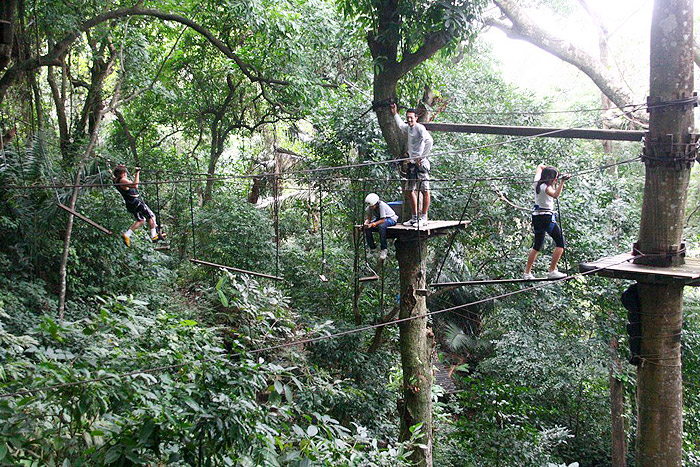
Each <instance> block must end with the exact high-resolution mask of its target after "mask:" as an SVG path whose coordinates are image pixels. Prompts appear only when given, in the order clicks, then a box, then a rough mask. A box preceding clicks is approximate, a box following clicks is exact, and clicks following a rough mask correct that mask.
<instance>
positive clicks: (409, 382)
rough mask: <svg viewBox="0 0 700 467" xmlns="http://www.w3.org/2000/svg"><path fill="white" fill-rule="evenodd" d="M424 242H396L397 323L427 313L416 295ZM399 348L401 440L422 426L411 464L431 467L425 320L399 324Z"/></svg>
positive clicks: (430, 338) (430, 375)
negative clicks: (401, 384) (414, 428)
mask: <svg viewBox="0 0 700 467" xmlns="http://www.w3.org/2000/svg"><path fill="white" fill-rule="evenodd" d="M426 253H427V248H426V242H425V241H423V242H420V246H419V242H418V241H417V240H408V241H398V242H396V258H397V260H398V262H399V276H400V283H401V303H400V306H401V308H400V311H399V319H402V318H409V317H412V316H419V315H424V314H425V313H427V308H426V303H425V297H424V296H419V295H416V294H415V290H416V289H423V288H425V274H422V273H421V271H425V256H426ZM399 346H400V349H401V365H402V367H403V403H402V404H400V407H401V409H400V417H401V427H400V431H401V433H400V436H401V440H403V441H405V440H407V439H410V438H411V431H410V429H411V427H413V426H415V425H416V424H421V425H422V426H421V429H420V433H421V435H422V437H421V438H420V440H419V441H418V444H420V445H422V446H424V447H419V446H417V445H416V446H413V454H412V455H411V460H412V461H413V462H414V463H415V465H418V466H432V465H433V424H432V397H431V391H432V384H433V373H432V362H431V359H430V355H431V352H432V346H433V336H432V331H430V330H429V329H428V327H427V318H426V317H422V318H416V319H413V320H410V321H404V322H401V323H399Z"/></svg>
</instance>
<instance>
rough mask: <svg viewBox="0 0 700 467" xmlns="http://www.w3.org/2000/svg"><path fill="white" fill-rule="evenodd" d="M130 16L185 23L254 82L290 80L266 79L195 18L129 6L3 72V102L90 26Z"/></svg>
mask: <svg viewBox="0 0 700 467" xmlns="http://www.w3.org/2000/svg"><path fill="white" fill-rule="evenodd" d="M128 16H148V17H153V18H159V19H162V20H164V21H172V22H176V23H180V24H183V25H185V26H187V27H189V28H191V29H193V30H194V31H196V32H198V33H199V34H200V35H202V36H204V38H205V39H207V41H209V42H210V43H211V44H212V45H213V46H214V47H216V48H217V49H218V50H219V51H220V52H221V53H223V54H224V55H225V56H226V57H228V58H230V59H231V60H233V61H234V63H236V65H237V66H238V68H239V69H240V70H241V72H242V73H243V74H244V75H245V76H246V77H247V78H248V79H249V80H250V81H251V82H258V83H265V84H276V85H281V86H287V85H289V82H288V81H285V80H278V79H273V78H266V77H264V76H262V75H261V73H260V72H259V70H258V69H257V68H256V67H255V66H254V65H252V64H249V63H247V62H245V61H244V60H243V59H242V58H241V57H239V56H238V55H237V54H236V53H235V52H234V51H232V50H231V49H230V48H229V47H228V46H227V45H226V44H224V43H223V42H222V41H221V40H220V39H218V38H217V37H216V36H214V34H213V33H212V32H211V31H209V30H208V29H207V28H205V27H204V26H202V25H200V24H198V23H195V22H194V21H192V20H190V19H188V18H185V17H184V16H181V15H178V14H174V13H165V12H163V11H159V10H153V9H144V8H141V7H140V6H138V5H137V6H135V7H130V8H120V9H117V10H112V11H107V12H105V13H102V14H100V15H97V16H95V17H94V18H91V19H89V20H87V21H85V22H83V23H82V24H81V25H80V26H79V27H78V28H77V29H76V30H74V31H72V32H70V33H69V34H67V35H66V36H65V37H64V38H63V39H62V40H61V41H59V42H57V43H56V45H55V46H54V47H53V48H52V49H51V50H49V52H48V53H47V54H46V55H40V56H37V57H32V58H28V59H26V60H20V61H18V62H17V63H15V64H14V65H12V66H11V67H9V68H8V69H7V71H6V72H5V73H4V74H3V76H2V78H0V103H2V101H3V99H4V97H5V94H6V93H7V90H8V88H9V87H10V86H11V85H12V84H13V83H14V82H15V81H16V80H17V78H18V77H19V76H21V74H22V73H23V72H25V71H29V70H33V69H36V68H40V67H43V66H49V65H57V66H60V62H61V58H62V57H63V56H64V55H65V54H66V53H67V52H68V49H69V48H70V47H71V45H72V44H73V42H75V41H76V40H77V39H78V37H80V35H81V34H82V33H84V32H87V31H89V30H90V29H91V28H93V27H95V26H97V25H99V24H101V23H104V22H107V21H110V20H114V19H119V18H125V17H128Z"/></svg>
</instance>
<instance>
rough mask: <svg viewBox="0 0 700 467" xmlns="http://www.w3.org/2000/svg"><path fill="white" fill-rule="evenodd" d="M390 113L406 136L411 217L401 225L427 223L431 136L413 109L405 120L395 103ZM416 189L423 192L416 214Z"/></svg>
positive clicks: (407, 184) (407, 185)
mask: <svg viewBox="0 0 700 467" xmlns="http://www.w3.org/2000/svg"><path fill="white" fill-rule="evenodd" d="M391 113H392V114H394V120H396V124H397V125H398V126H399V128H400V129H401V131H402V132H403V133H405V134H406V135H407V136H408V145H407V150H408V157H410V158H411V159H410V160H409V161H408V164H407V165H408V168H407V170H406V177H407V178H408V180H407V182H406V189H405V190H406V191H407V192H408V193H409V195H410V198H411V208H412V209H413V217H411V219H409V220H407V221H406V222H404V223H403V225H413V226H415V225H421V224H427V223H428V208H429V207H430V160H429V159H428V157H429V156H430V150H431V149H432V148H433V137H432V136H430V133H428V130H426V129H425V127H424V126H423V125H421V124H420V123H418V115H417V114H416V111H415V109H408V110H407V111H406V122H407V123H404V122H403V120H401V117H400V116H399V111H398V108H397V107H396V104H391ZM418 191H420V192H421V193H423V209H422V211H421V213H420V215H419V214H418V193H417V192H418Z"/></svg>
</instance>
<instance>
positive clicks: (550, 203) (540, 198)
mask: <svg viewBox="0 0 700 467" xmlns="http://www.w3.org/2000/svg"><path fill="white" fill-rule="evenodd" d="M539 181H540V174H537V175H535V183H537V182H539ZM547 186H548V185H547V184H546V183H545V182H542V183H540V184H539V187H540V192H539V193H537V190H535V204H536V205H537V206H539V210H540V211H550V212H552V211H554V198H552V197H551V196H549V195H548V194H547ZM543 214H546V213H543Z"/></svg>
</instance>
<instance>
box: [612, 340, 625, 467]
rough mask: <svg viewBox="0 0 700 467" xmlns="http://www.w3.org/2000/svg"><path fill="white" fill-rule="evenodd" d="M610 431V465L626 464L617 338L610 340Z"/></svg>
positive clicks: (623, 391)
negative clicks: (618, 374) (618, 375)
mask: <svg viewBox="0 0 700 467" xmlns="http://www.w3.org/2000/svg"><path fill="white" fill-rule="evenodd" d="M610 359H611V362H610V369H609V373H608V382H609V384H610V427H611V429H610V431H611V438H612V467H625V466H626V465H627V437H626V436H625V388H624V386H623V384H622V381H621V380H620V379H619V378H618V377H617V376H616V375H617V373H619V372H621V371H622V363H621V362H620V357H619V355H618V349H617V340H615V339H614V338H613V339H611V340H610Z"/></svg>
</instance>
